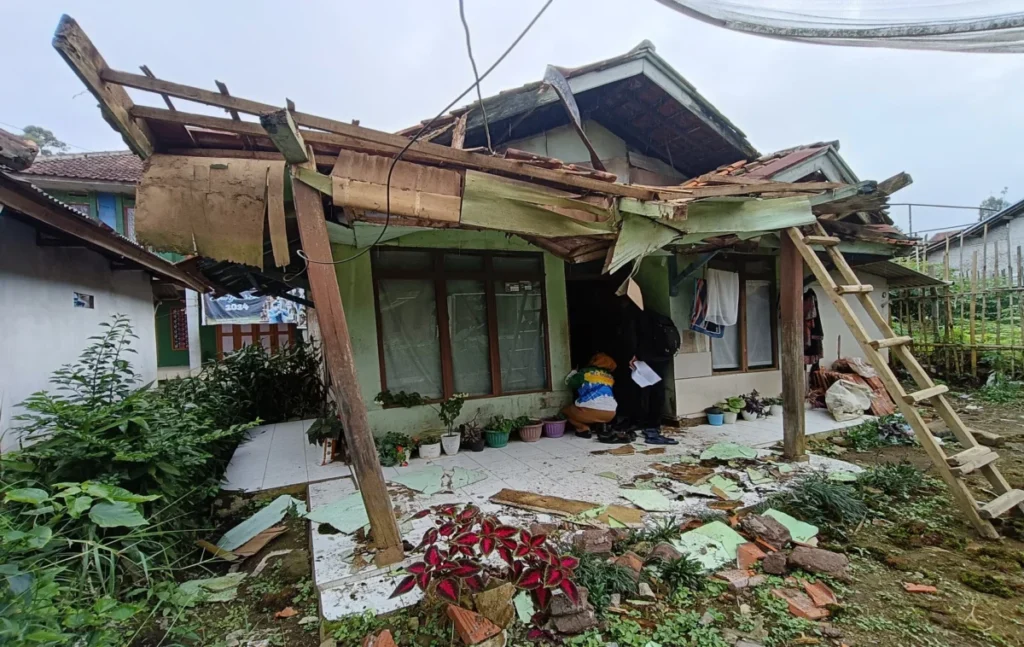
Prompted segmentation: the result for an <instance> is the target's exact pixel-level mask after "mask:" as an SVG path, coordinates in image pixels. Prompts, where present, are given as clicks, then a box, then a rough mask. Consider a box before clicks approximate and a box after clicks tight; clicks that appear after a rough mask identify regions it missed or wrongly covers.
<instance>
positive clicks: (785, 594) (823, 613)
mask: <svg viewBox="0 0 1024 647" xmlns="http://www.w3.org/2000/svg"><path fill="white" fill-rule="evenodd" d="M772 594H773V595H774V596H775V597H777V598H781V599H783V600H785V601H786V603H787V604H788V605H789V612H790V613H792V614H793V615H794V616H796V617H798V618H804V619H806V620H821V619H823V618H827V617H828V610H827V609H819V608H818V607H816V606H814V602H813V601H812V600H811V598H810V596H808V595H807V594H806V593H804V592H803V591H799V590H797V589H772Z"/></svg>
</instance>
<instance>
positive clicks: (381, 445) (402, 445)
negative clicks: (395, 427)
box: [375, 431, 413, 467]
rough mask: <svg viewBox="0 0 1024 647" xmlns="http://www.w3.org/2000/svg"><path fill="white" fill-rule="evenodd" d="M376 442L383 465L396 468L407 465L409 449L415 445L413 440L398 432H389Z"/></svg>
mask: <svg viewBox="0 0 1024 647" xmlns="http://www.w3.org/2000/svg"><path fill="white" fill-rule="evenodd" d="M375 441H376V444H377V456H378V458H379V460H380V464H381V465H383V466H384V467H394V466H395V465H406V464H407V461H408V460H409V448H410V447H412V445H413V443H412V439H411V438H409V437H408V436H406V435H405V434H401V433H398V432H397V431H389V432H388V433H386V434H384V435H383V436H381V437H380V438H376V439H375Z"/></svg>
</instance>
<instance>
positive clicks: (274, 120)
mask: <svg viewBox="0 0 1024 647" xmlns="http://www.w3.org/2000/svg"><path fill="white" fill-rule="evenodd" d="M260 125H262V126H263V129H264V130H266V131H267V134H268V135H270V141H272V142H274V146H276V147H277V150H279V151H281V154H282V155H284V159H285V161H286V162H288V163H289V164H305V163H306V162H308V161H309V154H308V153H307V152H306V142H305V141H304V140H303V139H302V135H301V134H299V128H298V126H296V125H295V119H294V118H292V113H291V112H289V111H288V109H287V108H286V109H284V110H276V111H274V112H271V113H269V114H265V115H261V116H260ZM314 168H315V167H314ZM314 172H315V171H314Z"/></svg>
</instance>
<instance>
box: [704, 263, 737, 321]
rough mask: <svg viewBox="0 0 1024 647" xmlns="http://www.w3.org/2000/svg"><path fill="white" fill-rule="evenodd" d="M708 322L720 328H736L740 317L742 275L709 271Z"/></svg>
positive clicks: (722, 271)
mask: <svg viewBox="0 0 1024 647" xmlns="http://www.w3.org/2000/svg"><path fill="white" fill-rule="evenodd" d="M707 281H708V311H707V320H708V321H710V322H711V323H716V324H718V325H719V326H735V325H736V321H737V320H738V319H739V316H740V275H739V274H737V273H736V272H726V271H724V270H713V269H710V268H709V269H708V271H707Z"/></svg>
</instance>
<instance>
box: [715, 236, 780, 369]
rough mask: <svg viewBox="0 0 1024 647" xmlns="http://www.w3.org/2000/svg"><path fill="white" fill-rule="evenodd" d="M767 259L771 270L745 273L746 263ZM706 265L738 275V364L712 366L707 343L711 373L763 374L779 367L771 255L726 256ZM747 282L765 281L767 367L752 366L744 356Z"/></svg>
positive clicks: (776, 296)
mask: <svg viewBox="0 0 1024 647" xmlns="http://www.w3.org/2000/svg"><path fill="white" fill-rule="evenodd" d="M757 261H764V262H767V263H768V265H769V266H770V267H771V269H770V270H769V271H767V272H747V271H746V263H747V262H757ZM708 267H711V268H714V269H717V270H725V271H727V272H736V273H737V274H739V276H740V296H739V318H738V319H737V320H736V325H737V326H739V327H740V328H739V333H740V365H739V367H737V368H714V361H715V359H714V350H713V349H712V347H711V345H710V344H709V346H708V348H709V351H710V352H711V353H712V357H711V363H712V368H711V374H712V375H730V374H732V375H735V374H738V373H765V372H768V371H777V370H779V321H778V316H776V315H777V313H778V308H779V286H778V279H777V277H776V276H775V257H774V256H737V257H732V258H726V259H723V260H721V261H712V262H711V263H709V264H708ZM747 281H768V282H769V286H768V293H769V295H770V296H769V302H768V310H769V313H770V314H769V317H768V318H769V320H770V321H771V327H772V333H771V335H772V363H771V365H768V366H754V367H751V366H750V365H749V363H748V362H749V360H748V359H747V351H748V348H747Z"/></svg>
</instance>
